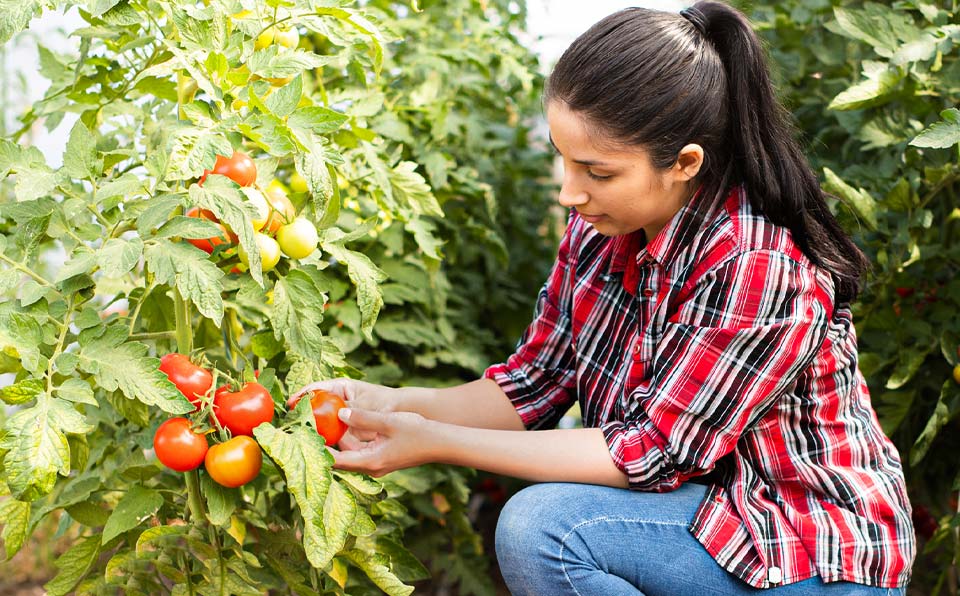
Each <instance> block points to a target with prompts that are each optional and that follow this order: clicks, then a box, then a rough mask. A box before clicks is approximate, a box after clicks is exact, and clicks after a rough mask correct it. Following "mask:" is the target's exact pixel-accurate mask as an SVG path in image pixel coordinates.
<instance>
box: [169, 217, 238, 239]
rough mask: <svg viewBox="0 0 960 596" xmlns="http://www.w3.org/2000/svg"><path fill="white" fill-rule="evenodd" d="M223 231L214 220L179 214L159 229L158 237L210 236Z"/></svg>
mask: <svg viewBox="0 0 960 596" xmlns="http://www.w3.org/2000/svg"><path fill="white" fill-rule="evenodd" d="M222 233H223V230H221V229H220V227H219V226H218V225H217V224H215V223H214V222H212V221H210V220H208V219H203V218H200V217H184V216H182V215H178V216H176V217H173V218H171V219H170V221H168V222H167V223H165V224H163V225H162V226H160V229H159V230H157V237H158V238H173V237H174V236H179V237H181V238H210V237H211V236H218V235H220V234H222Z"/></svg>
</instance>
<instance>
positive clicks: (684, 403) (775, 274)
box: [602, 250, 832, 491]
mask: <svg viewBox="0 0 960 596" xmlns="http://www.w3.org/2000/svg"><path fill="white" fill-rule="evenodd" d="M825 285H828V286H831V287H824V286H825ZM686 295H687V296H688V298H686V299H684V300H683V301H682V302H681V304H680V305H679V307H678V309H677V310H676V312H675V313H674V314H673V315H672V316H671V317H670V318H669V320H668V322H667V324H666V326H665V328H664V329H663V332H662V334H661V335H660V338H659V341H658V343H657V347H656V349H655V352H654V356H653V359H652V362H651V363H650V365H651V366H652V379H651V381H650V382H649V383H647V384H644V385H642V386H641V387H639V388H637V389H636V390H635V391H634V395H631V396H629V397H630V399H631V400H636V403H637V404H638V407H636V408H634V409H633V414H632V415H631V417H630V418H629V419H627V420H625V421H617V422H609V423H607V424H605V425H603V426H602V429H603V432H604V435H605V436H606V440H607V444H608V446H609V448H610V453H611V454H612V456H613V459H614V462H615V463H616V464H617V466H618V467H619V468H620V469H621V470H622V471H623V472H624V473H625V474H626V475H627V476H628V478H629V481H630V486H631V488H633V489H636V490H648V491H669V490H673V489H675V488H677V487H678V486H679V485H680V484H681V483H683V482H684V481H685V480H687V479H689V478H691V477H694V476H698V475H701V474H706V473H708V472H709V471H710V470H712V469H713V468H714V466H715V465H716V463H717V461H718V460H719V459H720V458H721V457H723V456H724V455H726V454H728V453H729V452H730V451H732V450H733V448H734V446H735V445H736V443H737V441H738V440H739V439H740V437H741V435H742V434H743V432H744V430H745V429H747V428H748V427H749V426H750V425H752V424H753V423H755V422H756V421H757V420H758V419H760V418H761V417H762V416H763V415H764V414H765V413H766V412H767V411H768V410H769V409H770V408H771V407H772V406H773V405H774V403H775V401H776V399H777V398H778V397H779V396H780V395H782V394H783V393H784V392H785V391H786V390H788V389H789V388H791V387H792V386H793V385H794V384H795V383H796V381H797V379H798V378H799V376H800V374H801V373H802V372H803V370H804V369H805V368H806V367H807V366H808V365H809V363H810V362H811V361H812V360H813V358H814V357H815V356H816V354H817V351H818V350H819V349H820V346H821V344H822V342H823V340H824V338H825V336H826V332H827V327H828V323H829V317H830V313H831V311H832V284H831V283H830V282H829V280H828V279H825V278H824V275H823V274H820V275H819V276H818V274H817V272H816V271H815V270H814V269H813V268H812V267H811V266H809V265H803V264H800V263H798V262H797V261H795V260H793V259H791V258H790V257H789V256H787V255H784V254H782V253H779V252H775V251H769V250H755V251H750V252H745V253H741V254H739V255H737V256H735V257H732V258H731V259H729V260H727V261H725V262H723V263H721V264H719V265H717V266H716V267H715V268H714V269H713V270H711V271H709V272H707V273H706V274H704V275H703V276H702V277H701V278H700V279H699V280H696V281H695V282H694V285H693V287H692V288H691V291H690V292H689V293H687V294H686Z"/></svg>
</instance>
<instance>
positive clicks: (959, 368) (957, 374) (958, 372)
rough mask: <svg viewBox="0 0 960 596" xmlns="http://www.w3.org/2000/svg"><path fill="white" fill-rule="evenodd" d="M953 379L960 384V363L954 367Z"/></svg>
mask: <svg viewBox="0 0 960 596" xmlns="http://www.w3.org/2000/svg"><path fill="white" fill-rule="evenodd" d="M953 380H954V381H956V382H957V383H958V384H960V364H958V365H956V366H954V367H953Z"/></svg>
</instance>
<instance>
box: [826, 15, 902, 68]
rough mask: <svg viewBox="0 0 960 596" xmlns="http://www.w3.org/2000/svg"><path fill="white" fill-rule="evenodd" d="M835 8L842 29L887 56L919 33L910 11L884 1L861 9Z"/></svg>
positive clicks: (846, 33) (841, 30)
mask: <svg viewBox="0 0 960 596" xmlns="http://www.w3.org/2000/svg"><path fill="white" fill-rule="evenodd" d="M833 12H834V16H836V18H837V24H838V25H839V26H840V32H842V33H843V34H845V35H846V36H847V37H850V38H851V39H856V40H859V41H863V42H866V43H867V44H869V45H870V46H872V47H873V49H874V50H875V51H876V52H877V54H879V55H881V56H883V57H886V58H889V57H890V56H892V55H893V53H894V52H895V51H896V50H897V48H898V47H899V45H900V41H910V40H913V39H916V38H917V37H918V36H919V35H920V29H919V28H917V27H916V25H914V24H913V21H912V20H911V19H910V17H909V16H908V15H906V14H903V13H899V12H894V11H893V10H890V8H889V7H886V6H883V5H881V4H876V3H873V2H867V3H866V4H864V6H863V8H862V9H853V8H840V7H837V8H834V10H833Z"/></svg>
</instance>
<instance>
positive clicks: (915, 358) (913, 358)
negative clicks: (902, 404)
mask: <svg viewBox="0 0 960 596" xmlns="http://www.w3.org/2000/svg"><path fill="white" fill-rule="evenodd" d="M939 346H940V344H939V342H938V343H936V344H931V345H929V346H926V347H924V348H921V349H916V348H915V349H911V350H904V351H902V352H901V353H900V358H899V361H898V362H897V366H896V367H894V369H893V372H892V373H891V374H890V378H889V379H887V384H886V388H887V389H899V388H901V387H903V386H904V385H906V384H907V383H908V382H909V381H910V379H912V378H913V377H914V375H916V374H917V372H918V371H919V370H920V367H921V366H922V365H923V361H924V360H926V359H927V356H929V355H930V353H931V352H933V350H934V349H936V348H938V347H939Z"/></svg>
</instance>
